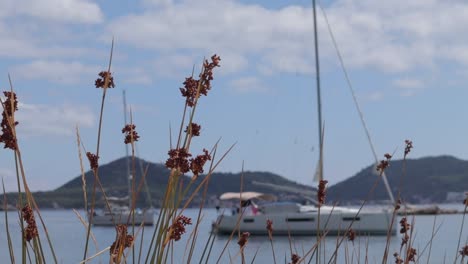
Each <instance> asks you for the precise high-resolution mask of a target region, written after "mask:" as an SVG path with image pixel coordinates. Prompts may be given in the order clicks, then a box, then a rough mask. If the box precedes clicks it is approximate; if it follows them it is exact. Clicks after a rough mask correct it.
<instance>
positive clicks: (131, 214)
mask: <svg viewBox="0 0 468 264" xmlns="http://www.w3.org/2000/svg"><path fill="white" fill-rule="evenodd" d="M123 103H124V124H127V103H126V99H125V91H123ZM125 150H126V159H127V175H128V176H129V177H128V194H129V195H127V196H125V197H108V198H107V203H108V204H109V207H110V210H109V208H107V206H106V207H105V208H103V209H101V210H99V211H95V213H94V215H93V224H94V225H95V226H114V225H117V224H127V225H131V224H135V225H136V226H139V225H151V226H152V225H154V214H155V209H154V208H153V207H152V206H151V198H149V199H148V200H149V202H150V208H147V209H143V210H141V209H133V210H132V209H131V208H132V199H131V197H130V194H131V193H132V190H131V182H132V177H133V175H132V174H131V173H130V158H129V155H128V145H127V144H126V145H125ZM142 171H143V170H142Z"/></svg>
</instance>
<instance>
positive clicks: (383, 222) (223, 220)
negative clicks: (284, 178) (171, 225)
mask: <svg viewBox="0 0 468 264" xmlns="http://www.w3.org/2000/svg"><path fill="white" fill-rule="evenodd" d="M230 199H235V200H237V201H240V202H239V203H238V204H239V205H240V204H242V205H245V206H244V207H242V208H241V209H237V208H239V207H237V208H235V209H233V210H227V211H228V212H227V214H222V215H219V216H218V219H217V220H216V222H214V223H213V231H216V232H217V233H218V234H231V232H233V231H234V230H235V231H237V230H239V229H240V231H241V232H249V233H250V234H252V235H268V230H267V227H266V226H267V220H271V221H272V222H273V235H316V234H317V223H318V222H319V221H320V224H319V230H320V232H321V233H324V232H327V235H343V234H344V233H345V232H346V231H347V230H348V229H349V228H351V229H352V230H353V231H354V232H355V233H356V234H358V235H387V233H388V232H389V226H390V221H391V218H392V212H391V211H390V210H385V209H375V210H361V212H360V213H359V214H358V209H353V208H345V207H332V206H326V205H323V206H322V207H321V208H320V219H319V211H318V207H316V206H311V205H300V204H297V203H292V202H277V201H276V197H275V196H273V195H269V194H263V193H257V192H243V193H225V194H223V195H221V196H220V200H230ZM254 200H259V201H263V202H267V203H263V204H260V205H256V204H255V203H254V202H253V201H254ZM225 211H226V210H225ZM390 233H391V234H392V235H394V234H396V226H395V225H394V226H393V228H392V229H391V230H390Z"/></svg>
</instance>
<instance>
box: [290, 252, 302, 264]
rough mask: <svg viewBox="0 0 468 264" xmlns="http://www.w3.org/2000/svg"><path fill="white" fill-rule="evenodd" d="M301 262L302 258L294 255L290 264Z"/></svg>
mask: <svg viewBox="0 0 468 264" xmlns="http://www.w3.org/2000/svg"><path fill="white" fill-rule="evenodd" d="M299 260H301V257H299V255H297V254H292V256H291V263H290V264H297V263H299Z"/></svg>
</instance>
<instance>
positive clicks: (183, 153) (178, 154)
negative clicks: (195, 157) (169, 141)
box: [166, 148, 192, 173]
mask: <svg viewBox="0 0 468 264" xmlns="http://www.w3.org/2000/svg"><path fill="white" fill-rule="evenodd" d="M168 155H169V158H168V159H167V161H166V167H167V168H169V169H177V170H179V171H180V172H182V173H186V172H188V171H189V170H190V162H189V160H188V158H189V157H191V156H192V154H190V153H189V152H188V151H187V150H186V149H185V148H178V149H171V150H169V152H168Z"/></svg>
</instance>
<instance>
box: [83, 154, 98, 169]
mask: <svg viewBox="0 0 468 264" xmlns="http://www.w3.org/2000/svg"><path fill="white" fill-rule="evenodd" d="M86 157H88V160H89V166H90V167H91V169H92V170H96V169H97V168H98V167H99V164H98V160H99V157H98V156H97V155H96V154H93V153H91V152H86Z"/></svg>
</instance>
